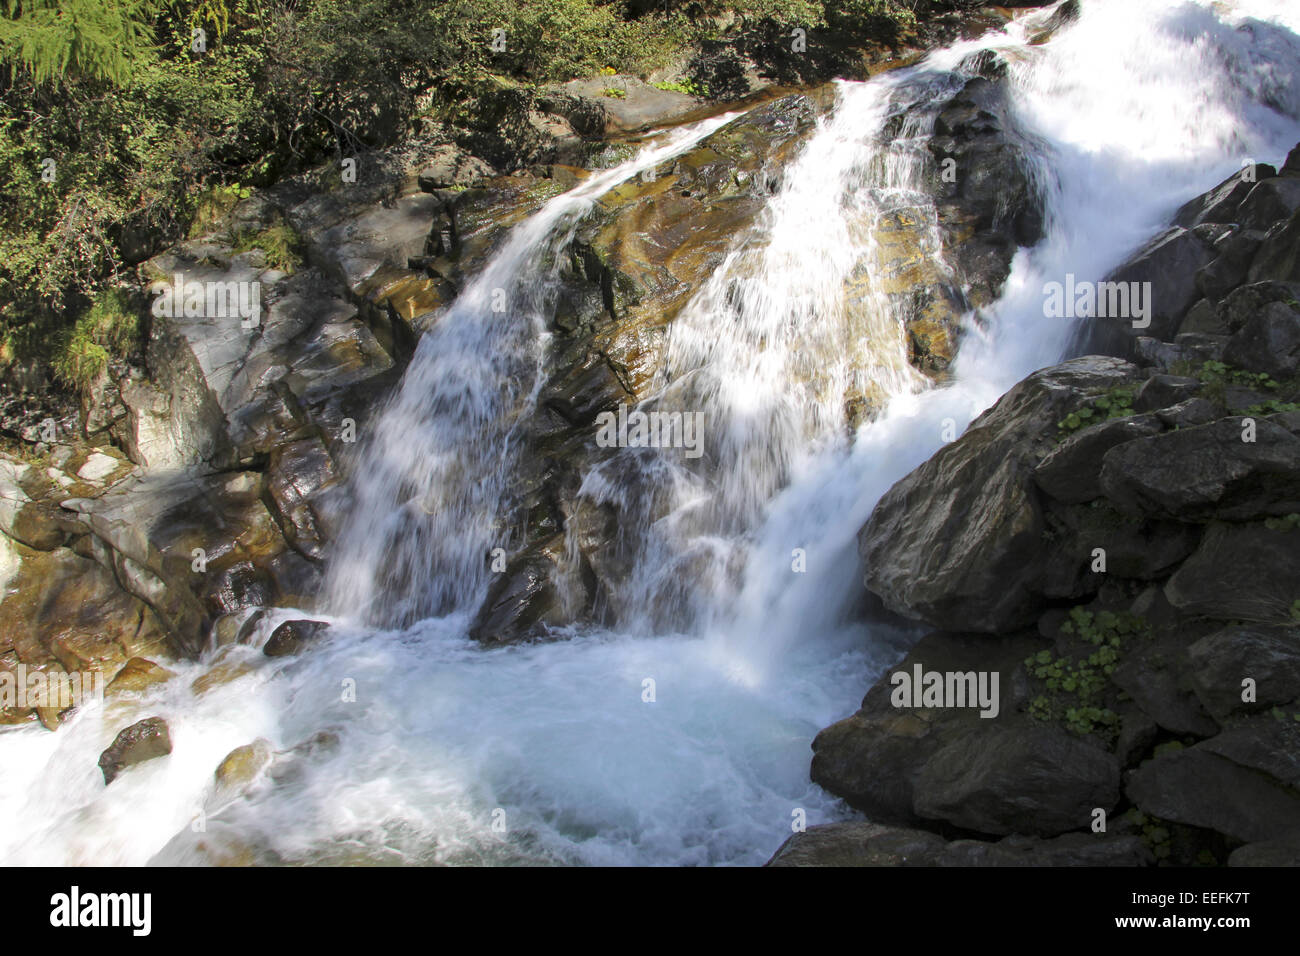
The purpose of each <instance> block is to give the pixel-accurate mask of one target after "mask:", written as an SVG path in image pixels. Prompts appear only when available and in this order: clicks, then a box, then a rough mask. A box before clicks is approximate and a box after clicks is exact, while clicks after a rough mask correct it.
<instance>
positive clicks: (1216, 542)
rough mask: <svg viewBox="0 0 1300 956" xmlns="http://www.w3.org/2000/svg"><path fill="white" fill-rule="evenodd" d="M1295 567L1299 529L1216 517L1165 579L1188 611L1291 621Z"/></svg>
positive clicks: (1299, 562)
mask: <svg viewBox="0 0 1300 956" xmlns="http://www.w3.org/2000/svg"><path fill="white" fill-rule="evenodd" d="M1297 567H1300V533H1297V532H1295V531H1290V532H1286V531H1272V530H1269V529H1268V528H1266V527H1264V525H1263V524H1262V523H1260V524H1240V525H1238V524H1225V523H1220V522H1215V523H1214V524H1212V525H1210V527H1209V530H1208V531H1207V532H1206V534H1205V537H1204V538H1203V539H1202V541H1201V544H1200V546H1199V547H1198V548H1197V549H1196V551H1195V552H1194V553H1193V554H1192V556H1191V557H1189V558H1188V559H1187V560H1186V561H1184V562H1183V564H1182V566H1181V567H1179V569H1178V570H1177V571H1176V572H1174V575H1173V576H1172V577H1171V578H1170V579H1169V581H1168V582H1167V583H1166V584H1165V596H1166V597H1167V598H1168V599H1169V602H1170V603H1171V604H1173V605H1174V607H1176V608H1178V609H1179V610H1180V611H1182V612H1183V613H1184V614H1191V615H1199V616H1203V617H1208V618H1211V619H1213V620H1218V621H1255V622H1261V623H1279V624H1280V623H1290V621H1291V607H1292V602H1294V601H1296V600H1298V599H1300V582H1297V579H1296V574H1295V569H1296V568H1297ZM1247 676H1249V675H1247Z"/></svg>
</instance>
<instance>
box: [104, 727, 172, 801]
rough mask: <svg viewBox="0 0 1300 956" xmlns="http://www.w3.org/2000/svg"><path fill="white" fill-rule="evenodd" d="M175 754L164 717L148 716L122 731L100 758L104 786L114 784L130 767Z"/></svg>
mask: <svg viewBox="0 0 1300 956" xmlns="http://www.w3.org/2000/svg"><path fill="white" fill-rule="evenodd" d="M171 752H172V740H171V733H170V731H169V730H168V728H167V722H166V721H165V720H163V719H162V718H161V717H146V718H145V719H144V720H141V721H138V722H137V723H134V724H132V725H131V726H130V727H127V728H126V729H125V730H123V731H121V732H120V733H119V734H118V735H117V737H115V738H114V739H113V742H112V743H111V744H110V745H109V747H108V749H107V750H105V751H104V752H103V753H102V754H100V755H99V769H100V770H102V771H103V772H104V785H105V786H107V785H108V784H110V783H112V782H113V781H114V780H115V779H117V777H118V776H119V775H120V774H121V773H122V771H124V770H126V769H127V768H128V767H133V766H135V765H136V764H138V763H143V762H144V761H146V760H153V759H154V758H155V757H164V756H166V755H167V754H169V753H171Z"/></svg>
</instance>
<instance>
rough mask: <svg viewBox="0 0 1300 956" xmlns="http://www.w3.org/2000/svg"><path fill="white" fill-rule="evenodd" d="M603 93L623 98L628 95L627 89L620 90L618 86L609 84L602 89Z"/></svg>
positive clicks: (619, 98) (618, 98)
mask: <svg viewBox="0 0 1300 956" xmlns="http://www.w3.org/2000/svg"><path fill="white" fill-rule="evenodd" d="M601 95H603V96H608V97H610V98H612V99H616V100H621V99H625V98H626V97H627V90H620V89H619V88H618V87H617V86H607V87H605V89H604V90H602V91H601Z"/></svg>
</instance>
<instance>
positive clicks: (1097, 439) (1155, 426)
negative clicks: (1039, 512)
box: [1034, 375, 1200, 504]
mask: <svg viewBox="0 0 1300 956" xmlns="http://www.w3.org/2000/svg"><path fill="white" fill-rule="evenodd" d="M1156 378H1166V379H1167V378H1171V376H1164V375H1161V376H1156ZM1153 381H1155V379H1151V380H1149V381H1148V382H1147V383H1146V385H1144V386H1143V387H1142V390H1141V391H1139V393H1138V394H1139V396H1140V395H1141V394H1142V392H1143V391H1146V390H1147V389H1148V387H1149V386H1150V385H1151V383H1152V382H1153ZM1197 385H1198V386H1199V385H1200V383H1199V382H1197ZM1163 430H1164V426H1163V425H1162V423H1161V422H1160V420H1159V419H1157V418H1156V416H1154V415H1134V416H1129V417H1127V418H1113V419H1110V420H1109V421H1104V422H1100V423H1098V424H1096V425H1092V426H1090V427H1088V428H1083V429H1080V430H1079V431H1077V432H1075V433H1074V434H1073V435H1071V436H1070V437H1069V438H1067V439H1066V440H1065V441H1064V442H1062V443H1061V444H1060V445H1059V446H1058V447H1057V448H1056V449H1055V450H1054V451H1051V452H1049V453H1048V454H1047V457H1045V458H1044V459H1043V460H1042V461H1041V462H1039V464H1038V467H1036V468H1035V469H1034V481H1036V482H1037V483H1038V487H1040V488H1042V489H1043V491H1045V492H1047V494H1049V495H1051V496H1052V497H1053V498H1055V499H1056V500H1057V501H1061V502H1064V503H1066V504H1080V503H1083V502H1085V501H1091V500H1092V499H1093V498H1097V497H1099V496H1100V495H1101V493H1102V489H1101V463H1102V457H1103V456H1104V455H1105V454H1106V452H1108V451H1110V449H1112V448H1114V447H1115V446H1117V445H1122V444H1123V443H1124V442H1128V441H1132V440H1133V439H1135V438H1144V437H1147V436H1149V435H1158V434H1160V432H1161V431H1163Z"/></svg>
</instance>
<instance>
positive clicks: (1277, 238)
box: [1247, 211, 1300, 282]
mask: <svg viewBox="0 0 1300 956" xmlns="http://www.w3.org/2000/svg"><path fill="white" fill-rule="evenodd" d="M1247 275H1248V278H1249V280H1250V281H1251V282H1262V281H1265V280H1278V281H1282V282H1300V211H1297V212H1295V213H1293V214H1292V216H1291V218H1290V219H1288V220H1287V221H1286V224H1285V225H1282V226H1274V227H1273V228H1272V229H1270V230H1269V231H1268V235H1267V237H1265V239H1264V241H1263V243H1262V244H1261V245H1260V247H1259V252H1257V253H1256V254H1255V260H1254V262H1252V263H1251V264H1250V272H1249V273H1248V274H1247Z"/></svg>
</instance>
